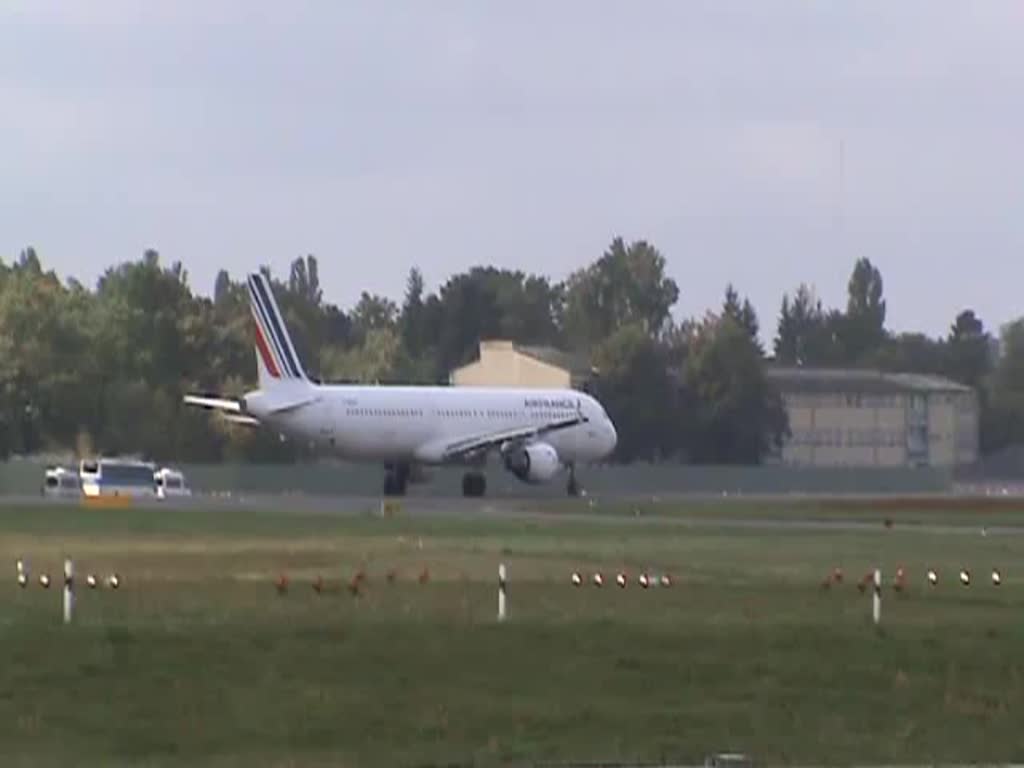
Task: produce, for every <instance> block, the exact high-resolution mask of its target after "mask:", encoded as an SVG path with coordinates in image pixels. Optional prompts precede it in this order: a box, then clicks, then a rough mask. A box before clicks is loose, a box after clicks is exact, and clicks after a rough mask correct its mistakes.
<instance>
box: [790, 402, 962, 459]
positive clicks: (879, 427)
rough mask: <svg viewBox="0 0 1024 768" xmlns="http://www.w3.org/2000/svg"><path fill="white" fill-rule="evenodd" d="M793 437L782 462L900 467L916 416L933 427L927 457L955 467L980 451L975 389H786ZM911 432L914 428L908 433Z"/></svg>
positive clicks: (925, 455)
mask: <svg viewBox="0 0 1024 768" xmlns="http://www.w3.org/2000/svg"><path fill="white" fill-rule="evenodd" d="M783 399H784V402H785V404H786V410H787V412H788V414H789V424H790V431H791V432H792V435H791V437H790V439H789V440H788V441H787V443H786V444H785V445H784V446H783V449H782V461H783V462H785V463H788V464H804V465H813V466H880V467H895V466H903V465H906V464H907V463H909V462H910V461H911V460H912V459H913V457H912V456H910V455H908V438H909V437H910V436H911V433H912V431H913V424H914V421H915V418H916V419H918V420H919V423H920V425H921V427H922V428H923V427H925V426H926V427H927V432H928V443H927V446H925V449H926V450H925V452H924V454H923V455H922V457H921V460H923V461H925V462H927V463H928V464H929V465H931V466H938V467H949V466H953V465H955V464H966V463H970V462H972V461H974V460H975V459H976V458H977V455H978V437H977V436H978V416H977V402H976V399H975V397H974V395H973V393H955V392H954V393H946V392H933V393H928V394H923V393H922V394H914V395H900V394H888V395H853V394H851V395H847V394H840V393H814V394H807V393H785V394H784V395H783ZM908 430H909V431H908Z"/></svg>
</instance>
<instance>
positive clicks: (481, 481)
mask: <svg viewBox="0 0 1024 768" xmlns="http://www.w3.org/2000/svg"><path fill="white" fill-rule="evenodd" d="M486 492H487V478H486V477H485V476H484V475H483V474H481V473H480V472H467V473H466V474H465V475H463V476H462V495H463V496H483V495H484V493H486Z"/></svg>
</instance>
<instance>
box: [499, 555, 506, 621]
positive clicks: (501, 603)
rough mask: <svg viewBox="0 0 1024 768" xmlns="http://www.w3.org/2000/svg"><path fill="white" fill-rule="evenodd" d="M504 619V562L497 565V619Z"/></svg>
mask: <svg viewBox="0 0 1024 768" xmlns="http://www.w3.org/2000/svg"><path fill="white" fill-rule="evenodd" d="M504 620H505V564H504V563H501V564H500V565H499V566H498V621H504Z"/></svg>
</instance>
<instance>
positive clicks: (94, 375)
mask: <svg viewBox="0 0 1024 768" xmlns="http://www.w3.org/2000/svg"><path fill="white" fill-rule="evenodd" d="M268 274H269V273H268ZM270 277H271V278H272V280H273V282H274V287H275V292H276V294H277V296H278V300H279V302H280V304H281V307H282V311H283V312H284V313H285V315H286V317H287V321H288V324H289V327H290V329H291V331H292V335H293V337H294V339H295V342H296V344H297V346H298V347H299V353H300V355H301V357H302V359H303V361H304V363H305V365H306V368H307V370H308V371H309V373H310V375H312V376H314V377H316V378H318V379H321V380H324V381H337V382H341V381H350V382H379V383H391V382H416V383H445V382H447V380H448V375H449V372H450V371H451V369H453V368H454V367H456V366H458V365H461V364H463V363H465V362H468V361H469V360H472V359H473V358H474V357H475V356H476V354H477V348H478V346H477V345H478V342H479V340H480V339H481V338H506V339H512V340H515V341H518V342H521V343H528V344H544V345H551V346H556V347H560V348H563V349H567V350H571V351H574V352H577V353H579V354H581V355H582V356H585V357H586V358H587V359H588V360H589V361H590V363H591V365H592V366H593V370H594V378H593V381H592V383H591V385H590V386H591V388H592V389H593V391H594V393H595V394H597V395H598V396H599V397H600V398H601V399H602V401H603V402H604V403H605V405H606V407H607V408H608V410H609V412H610V414H611V415H612V417H613V419H614V420H615V421H616V424H617V425H618V427H619V447H618V449H617V456H616V457H617V459H618V460H620V461H633V460H679V461H688V462H697V463H757V462H759V461H761V460H762V458H763V457H764V455H765V454H766V452H767V451H768V450H769V449H770V448H771V447H772V446H773V444H775V445H777V444H778V443H779V441H781V440H782V439H783V438H784V436H785V435H786V434H787V430H788V427H787V423H786V416H785V411H784V409H783V407H782V402H781V400H780V397H779V395H778V393H777V392H775V391H773V389H772V387H771V385H770V382H769V380H768V378H767V377H766V374H765V364H766V361H767V359H768V358H769V357H773V358H774V359H775V360H776V361H778V362H780V363H785V364H792V365H798V364H800V365H815V366H829V367H873V368H881V369H884V370H892V371H908V372H921V373H935V374H941V375H945V376H948V377H950V378H953V379H955V380H957V381H960V382H963V383H966V384H969V385H971V386H974V387H976V388H977V389H978V391H979V393H980V399H981V402H982V407H983V419H982V422H983V448H984V450H986V451H994V450H997V449H999V448H1001V447H1004V446H1006V445H1009V444H1011V443H1016V442H1020V441H1021V440H1022V438H1024V321H1018V322H1015V323H1012V324H1010V325H1009V326H1007V327H1006V328H1005V329H1004V330H1003V332H1002V338H1001V341H1002V343H1001V344H999V345H997V344H995V343H994V340H993V338H992V336H991V335H990V333H989V332H988V331H987V330H986V329H985V327H984V325H983V323H982V321H981V319H980V318H979V317H978V316H977V315H976V313H975V312H974V311H972V310H970V309H965V310H964V311H962V312H961V313H960V314H958V315H957V316H956V317H955V318H953V319H952V322H951V327H950V330H949V333H948V334H947V335H946V336H945V337H943V338H930V337H928V336H926V335H924V334H915V333H911V334H893V333H891V332H889V331H888V330H887V329H886V326H885V319H886V302H885V298H884V293H883V284H882V276H881V275H880V274H879V272H878V270H877V269H876V268H875V267H873V266H872V264H871V263H870V261H868V260H866V259H861V260H860V261H858V262H857V263H856V265H855V266H854V268H853V271H852V274H851V276H850V279H849V284H848V300H847V305H846V307H845V308H843V309H833V308H825V307H823V306H822V304H821V302H820V301H818V300H817V299H816V298H815V296H814V294H813V293H812V291H811V290H809V289H808V288H807V287H806V286H803V285H801V286H799V287H797V288H796V290H795V291H793V293H792V294H791V295H787V296H785V297H783V299H782V303H781V308H780V312H779V316H778V318H777V321H776V322H777V333H776V335H775V338H774V344H773V349H770V350H766V349H763V348H762V345H761V343H760V341H759V332H760V320H759V318H758V317H757V314H756V313H755V311H754V309H753V307H752V306H751V304H750V302H749V301H748V300H746V299H745V298H743V297H741V296H740V294H739V293H738V292H737V291H736V290H735V289H734V288H733V287H732V286H731V285H730V286H727V287H726V289H725V293H724V296H723V299H722V303H721V305H720V306H719V307H716V308H714V310H713V311H709V312H708V313H707V314H705V316H703V317H701V318H696V319H689V320H685V321H683V322H676V321H674V320H673V318H672V314H671V311H672V308H673V306H674V305H675V304H676V302H677V300H678V298H679V289H678V287H677V285H676V284H675V282H674V281H673V280H672V279H671V278H669V277H667V276H666V274H665V259H664V257H663V256H662V255H661V254H660V253H659V252H658V250H657V249H656V248H655V247H653V246H652V245H651V244H649V243H646V242H643V241H639V242H633V243H627V242H624V241H623V240H621V239H616V240H615V241H613V242H612V243H611V245H610V246H609V248H608V250H607V251H606V252H605V253H604V254H603V255H601V257H600V258H598V259H597V260H596V261H594V262H593V263H592V264H590V265H588V266H586V267H585V268H583V269H580V270H579V271H577V272H575V273H573V274H572V275H570V277H569V278H568V279H567V280H565V281H564V282H560V283H553V282H551V281H550V280H548V279H547V278H545V277H542V276H537V275H527V274H524V273H522V272H519V271H512V270H505V269H498V268H494V267H476V268H473V269H471V270H469V271H468V272H464V273H461V274H457V275H454V276H452V277H451V278H449V279H448V280H447V282H445V283H444V284H443V285H442V286H441V287H440V289H439V290H438V291H437V292H436V293H427V292H426V290H425V288H424V280H423V276H422V274H421V273H420V272H419V270H418V269H415V268H414V269H412V270H411V271H410V272H409V276H408V280H407V282H406V286H405V293H404V296H403V297H402V299H401V304H398V303H396V302H395V301H393V300H392V299H389V298H386V297H383V296H377V295H371V294H369V293H365V292H364V293H363V294H362V296H361V298H360V299H359V301H358V303H357V304H356V305H355V306H354V307H352V308H351V309H349V310H345V309H342V308H340V307H337V306H335V305H333V304H330V303H327V302H325V301H324V300H323V294H322V291H321V287H320V281H319V275H318V270H317V260H316V258H314V257H313V256H307V257H305V258H299V259H296V260H295V261H294V262H293V263H292V265H291V268H290V271H289V274H288V275H287V276H278V275H270ZM243 278H244V276H243V275H236V276H232V275H230V274H228V273H227V272H225V271H221V272H220V273H219V274H218V276H217V279H216V283H215V285H214V290H213V295H212V298H210V297H206V296H202V295H197V294H194V293H193V292H192V290H191V288H190V286H189V282H188V275H187V273H186V272H185V270H184V269H183V268H182V266H181V264H180V263H173V264H170V265H167V264H163V263H161V260H160V257H159V256H158V254H157V253H156V252H154V251H147V252H146V253H145V254H144V255H143V257H142V258H141V259H140V260H138V261H131V262H125V263H122V264H120V265H117V266H115V267H112V268H110V269H108V270H107V271H106V272H105V273H104V274H103V276H102V277H101V278H100V279H99V281H98V283H97V285H96V287H95V289H94V290H89V289H87V288H86V287H84V286H82V285H81V284H80V283H78V282H76V281H75V280H68V281H66V282H61V280H60V279H59V278H58V277H57V276H56V275H55V274H54V273H53V272H51V271H46V270H45V269H44V267H43V265H42V263H41V262H40V259H39V257H38V256H37V255H36V253H35V252H34V251H33V250H32V249H27V250H25V251H23V252H22V253H21V255H20V256H19V258H18V259H16V260H15V261H14V262H13V263H12V264H5V263H3V262H0V455H9V454H11V453H17V454H33V453H38V452H42V451H68V450H72V451H75V452H76V453H78V454H80V455H84V454H89V453H93V452H98V451H102V452H106V453H137V454H142V455H146V456H149V457H152V458H154V459H169V460H178V461H219V460H226V459H227V460H235V459H248V460H262V461H268V460H270V461H287V460H294V459H296V458H300V457H302V456H303V455H304V448H303V446H298V445H293V444H290V443H286V442H282V441H281V440H280V439H278V438H277V437H276V436H275V435H273V434H270V433H269V431H267V430H248V429H245V428H237V427H232V426H230V425H227V424H225V423H224V422H222V421H220V420H218V419H217V418H216V417H211V416H209V415H208V414H206V413H204V412H200V411H195V410H192V409H188V408H186V407H184V406H183V405H182V402H181V396H182V394H183V393H184V392H186V391H207V392H218V393H226V394H241V393H242V392H244V391H245V390H247V389H250V388H252V387H254V386H255V376H256V371H255V367H256V366H255V357H254V353H253V346H252V331H251V325H250V316H249V308H248V301H247V297H246V291H245V287H244V280H243ZM997 349H1001V353H999V354H997V351H996V350H997Z"/></svg>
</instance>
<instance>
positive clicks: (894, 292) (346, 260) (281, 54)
mask: <svg viewBox="0 0 1024 768" xmlns="http://www.w3.org/2000/svg"><path fill="white" fill-rule="evenodd" d="M1022 40H1024V3H1022V2H1016V1H1015V0H1008V1H1007V2H995V1H994V0H986V2H976V3H967V2H960V1H957V2H936V0H926V1H922V2H910V1H909V0H900V2H892V0H886V1H884V2H875V3H871V2H858V3H831V2H824V1H823V2H818V3H811V2H796V1H795V0H793V1H791V2H768V1H766V0H757V2H753V0H751V1H750V2H723V1H722V0H708V2H686V1H684V0H668V1H666V2H655V1H654V0H641V1H638V2H614V3H613V2H599V1H598V0H578V1H574V2H570V1H568V0H557V1H552V0H536V1H531V0H516V2H506V3H501V4H499V3H485V2H480V0H467V1H466V2H446V1H444V0H432V1H431V2H412V1H411V0H410V1H409V2H377V1H373V2H371V1H370V0H366V2H361V3H355V2H335V1H328V0H324V2H320V3H305V2H298V1H297V0H289V1H288V2H280V0H277V2H265V3H263V2H254V1H253V0H234V1H230V2H217V1H216V0H201V1H197V2H186V1H185V0H175V2H173V3H171V2H164V3H154V2H150V0H139V1H138V2H129V1H128V0H104V1H103V2H86V1H85V0H52V1H48V0H23V1H21V0H2V2H0V105H2V106H0V258H4V259H5V260H9V259H11V258H13V257H14V256H16V255H17V253H18V251H19V250H20V249H21V248H22V247H24V246H25V245H28V244H32V245H35V246H36V248H37V249H38V250H39V252H40V255H41V256H42V258H43V259H44V262H45V263H46V264H47V265H48V266H52V267H55V268H56V269H57V270H58V271H59V272H60V273H61V274H62V275H65V276H67V275H74V276H76V277H78V278H79V279H82V280H84V281H86V282H88V283H90V284H91V283H93V282H94V281H95V279H96V277H97V276H98V275H99V274H100V273H101V272H102V271H103V269H104V268H106V267H107V266H110V265H111V264H113V263H115V262H118V261H122V260H126V259H132V258H136V257H138V256H139V255H140V254H141V253H142V251H143V249H145V248H147V247H153V248H156V249H158V250H159V251H160V252H161V254H163V256H164V257H165V258H166V259H167V260H168V261H170V260H181V261H182V262H184V264H185V266H186V268H187V269H188V271H189V273H190V276H191V283H192V285H193V287H194V288H196V289H197V290H198V291H200V292H202V293H206V294H209V293H210V292H211V291H212V287H213V280H214V276H215V274H216V270H217V269H218V268H219V267H222V266H223V267H227V268H228V269H229V270H230V271H231V272H232V274H233V275H235V276H236V277H237V276H240V275H241V274H243V273H244V272H245V271H247V270H250V269H252V268H254V267H256V266H258V265H261V264H267V265H269V266H270V267H271V268H272V269H273V270H274V272H275V273H278V274H283V273H284V272H285V270H286V269H287V266H288V264H289V263H290V261H291V260H292V259H293V258H295V257H296V256H299V255H302V254H306V253H313V254H315V255H316V256H317V257H318V258H319V260H320V265H321V282H322V284H323V288H324V293H325V296H326V298H327V299H328V300H330V301H333V302H336V303H338V304H340V305H342V306H344V307H348V306H350V305H351V304H353V303H354V301H355V300H356V299H357V298H358V295H359V292H360V291H361V290H363V289H367V290H370V291H374V292H379V293H384V294H387V295H390V296H392V297H394V298H396V299H397V298H400V296H401V293H402V289H403V286H404V279H405V275H406V273H407V272H408V270H409V267H410V266H412V265H419V266H420V268H421V269H422V270H423V272H424V274H425V276H426V279H427V283H428V286H429V287H431V288H434V287H436V286H437V285H438V284H439V283H441V282H442V281H443V280H444V279H445V278H447V277H448V276H449V275H450V274H451V273H453V272H455V271H459V270H463V269H466V268H468V267H470V266H472V265H474V264H479V263H487V264H496V265H499V266H506V267H518V268H521V269H524V270H528V271H536V272H541V273H543V274H547V275H549V276H551V277H552V278H555V279H561V278H563V277H564V276H565V275H567V274H568V273H569V272H571V271H572V270H574V269H576V268H578V267H580V266H583V265H584V264H586V263H587V262H589V261H592V260H593V259H595V258H597V257H598V256H600V254H601V252H602V250H603V249H604V248H605V246H606V245H607V244H608V242H609V241H610V240H611V238H612V237H614V236H615V235H622V236H623V237H625V238H626V239H639V238H646V239H649V240H651V241H652V242H654V243H655V244H656V245H657V246H658V247H659V248H660V249H661V250H662V252H663V253H664V254H665V256H666V258H667V259H668V264H669V270H670V273H671V275H672V276H673V277H674V278H675V279H676V280H677V281H678V283H679V285H680V289H681V297H680V302H679V305H678V307H677V309H676V314H677V316H688V315H693V314H700V313H702V312H703V311H704V310H705V308H707V307H709V306H711V305H717V304H718V303H719V302H720V297H721V294H722V292H723V288H724V286H725V284H726V282H727V281H730V280H731V281H733V282H735V283H736V285H737V287H738V288H739V290H740V292H741V293H743V294H746V295H749V296H750V297H751V300H752V301H753V302H754V304H755V306H756V307H757V309H758V311H759V312H760V313H761V315H762V322H763V324H764V325H767V326H769V327H768V328H767V329H766V331H767V332H768V333H766V334H765V335H766V336H770V334H771V333H773V332H774V327H775V318H776V315H777V311H778V304H779V301H780V298H781V295H782V292H783V291H785V290H791V289H792V288H793V287H794V286H795V285H796V284H797V283H799V282H800V281H801V280H804V281H807V282H809V283H811V284H813V285H814V286H815V287H816V289H817V291H818V293H819V295H820V296H821V297H822V298H823V299H824V300H825V302H826V304H838V303H841V302H843V301H844V297H845V284H846V279H847V277H848V274H849V272H850V268H851V266H852V263H853V261H854V259H855V258H856V257H858V256H860V255H864V256H867V257H869V258H870V259H871V260H872V261H873V262H875V263H876V264H877V265H878V266H879V267H880V269H881V270H882V274H883V277H884V279H885V290H886V295H887V297H888V300H889V324H890V325H891V326H892V327H894V328H896V329H897V330H906V329H920V330H924V331H926V332H928V333H932V334H936V333H944V332H945V330H946V328H947V327H948V325H949V323H950V322H951V320H952V318H953V316H954V315H955V313H956V312H957V311H958V310H959V309H960V308H962V307H965V306H972V307H975V308H976V309H977V310H978V311H979V313H980V314H981V316H982V318H983V319H984V320H985V321H986V323H987V324H989V325H990V326H991V325H998V324H1000V323H1003V322H1005V321H1007V320H1009V319H1011V318H1013V317H1016V316H1018V315H1020V314H1024V304H1022V302H1021V296H1024V286H1022V282H1024V259H1022V256H1024V45H1022V44H1021V41H1022ZM841 158H842V161H841Z"/></svg>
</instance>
